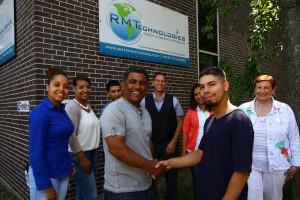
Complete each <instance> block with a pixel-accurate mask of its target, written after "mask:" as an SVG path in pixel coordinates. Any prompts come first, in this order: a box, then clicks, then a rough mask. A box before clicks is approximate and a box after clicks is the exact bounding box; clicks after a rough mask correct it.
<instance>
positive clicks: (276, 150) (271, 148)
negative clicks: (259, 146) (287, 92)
mask: <svg viewBox="0 0 300 200" xmlns="http://www.w3.org/2000/svg"><path fill="white" fill-rule="evenodd" d="M254 103H255V99H254V100H253V101H251V102H247V103H244V104H242V105H240V106H239V107H240V108H241V109H242V110H243V111H244V112H245V113H246V115H247V116H248V117H249V118H250V120H251V122H252V124H253V125H254V124H255V121H256V119H257V114H256V112H255V104H254ZM266 129H267V150H268V161H269V170H270V171H273V170H287V169H289V168H290V167H291V166H298V167H299V166H300V139H299V130H298V126H297V122H296V119H295V116H294V113H293V111H292V109H291V107H290V106H289V105H287V104H285V103H282V102H279V101H276V100H274V99H273V105H272V108H271V111H270V113H269V114H268V115H267V116H266ZM254 134H255V133H254Z"/></svg>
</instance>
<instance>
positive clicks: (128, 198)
mask: <svg viewBox="0 0 300 200" xmlns="http://www.w3.org/2000/svg"><path fill="white" fill-rule="evenodd" d="M104 200H155V195H154V190H153V188H152V187H150V188H149V189H148V190H144V191H138V192H124V193H114V192H110V191H107V190H104Z"/></svg>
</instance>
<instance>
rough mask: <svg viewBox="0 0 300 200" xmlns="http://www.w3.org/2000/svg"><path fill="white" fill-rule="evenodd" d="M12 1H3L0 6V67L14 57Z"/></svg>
mask: <svg viewBox="0 0 300 200" xmlns="http://www.w3.org/2000/svg"><path fill="white" fill-rule="evenodd" d="M14 23H15V13H14V1H13V0H3V2H2V3H1V5H0V65H2V64H3V63H5V62H6V61H7V60H9V59H10V58H12V57H14V55H15V25H14Z"/></svg>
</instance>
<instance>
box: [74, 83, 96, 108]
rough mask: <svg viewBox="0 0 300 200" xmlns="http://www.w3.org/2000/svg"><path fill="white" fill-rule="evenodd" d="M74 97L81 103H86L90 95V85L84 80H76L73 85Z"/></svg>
mask: <svg viewBox="0 0 300 200" xmlns="http://www.w3.org/2000/svg"><path fill="white" fill-rule="evenodd" d="M73 91H74V93H75V98H76V99H77V101H79V102H80V103H82V104H84V105H85V104H86V102H87V100H88V99H89V98H90V96H91V92H92V88H91V85H90V84H89V83H88V82H87V81H85V80H78V81H77V85H76V86H73Z"/></svg>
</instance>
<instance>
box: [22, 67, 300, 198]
mask: <svg viewBox="0 0 300 200" xmlns="http://www.w3.org/2000/svg"><path fill="white" fill-rule="evenodd" d="M47 76H48V82H47V85H46V89H47V93H48V95H47V97H45V98H44V100H43V101H42V103H40V104H39V105H38V106H37V107H36V108H34V109H33V111H32V112H31V113H30V116H29V127H30V130H29V131H30V137H29V156H30V167H29V170H28V174H27V176H28V186H29V188H30V199H38V200H40V199H47V200H49V199H50V200H52V199H58V200H61V199H65V196H66V193H67V189H68V182H69V177H70V176H71V177H73V179H74V181H75V183H76V186H77V191H76V200H80V199H96V198H97V187H96V179H95V175H94V173H95V172H96V166H97V155H96V149H97V148H98V147H99V143H100V130H101V135H102V138H103V149H104V156H105V163H104V165H105V166H104V172H105V173H104V186H103V187H104V196H105V199H106V200H112V199H114V200H123V199H130V200H154V199H156V196H157V180H158V178H160V177H161V176H165V180H166V186H167V187H166V191H167V192H166V197H165V198H166V199H170V200H176V198H177V168H180V167H190V168H191V172H192V177H193V186H194V194H195V199H197V200H199V199H205V200H207V199H208V200H210V199H211V200H215V199H230V200H231V199H249V200H251V199H256V200H263V199H265V200H277V199H278V200H279V199H282V196H283V194H282V187H283V185H284V183H285V182H286V181H288V180H290V179H291V178H293V176H294V175H295V173H296V172H297V170H298V167H300V139H299V131H298V126H297V123H296V120H295V117H294V114H293V111H292V110H291V108H290V107H289V106H288V105H287V104H285V103H281V102H279V101H276V100H274V99H273V94H274V92H275V88H276V81H275V79H274V78H273V77H272V76H268V75H261V76H259V77H257V78H256V79H255V81H254V92H255V99H254V100H253V101H251V102H248V103H245V104H242V105H241V106H240V107H236V106H234V105H232V104H231V103H230V100H229V98H228V90H229V82H228V81H227V80H226V74H225V72H224V71H223V70H222V69H220V68H217V67H210V68H206V69H204V70H203V71H202V72H201V73H200V76H199V83H197V84H195V85H193V86H192V88H191V96H190V108H189V110H188V111H187V113H186V115H185V117H184V113H183V110H182V107H181V105H180V103H179V100H178V99H177V98H176V97H175V96H174V95H172V94H169V93H167V92H166V86H167V76H166V74H164V73H161V72H159V73H156V74H154V77H153V80H152V86H153V88H154V92H153V93H152V94H149V95H147V92H148V89H149V76H148V73H147V72H146V70H145V69H144V68H142V67H139V66H133V67H130V68H128V69H127V70H126V71H125V73H124V77H123V80H122V81H120V82H119V81H110V82H108V83H107V85H106V90H107V94H108V96H109V98H110V102H109V103H107V104H106V105H105V106H104V107H103V109H102V110H101V112H100V117H99V120H98V118H97V117H96V115H95V113H94V112H93V110H92V109H91V106H90V105H89V104H88V99H89V98H90V96H91V82H90V80H89V79H88V78H87V77H86V76H81V75H79V76H77V77H75V78H74V80H73V91H74V94H75V98H74V99H73V100H72V101H70V102H69V103H67V104H66V106H64V104H62V101H63V100H64V99H66V98H67V96H68V93H69V79H68V76H67V74H66V73H65V72H63V71H62V70H60V69H57V68H53V69H49V70H48V72H47ZM121 90H122V91H121ZM122 92H123V94H122ZM181 133H182V149H181V152H182V155H181V156H179V155H178V153H179V144H178V141H179V137H180V135H181ZM247 183H248V184H247Z"/></svg>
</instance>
